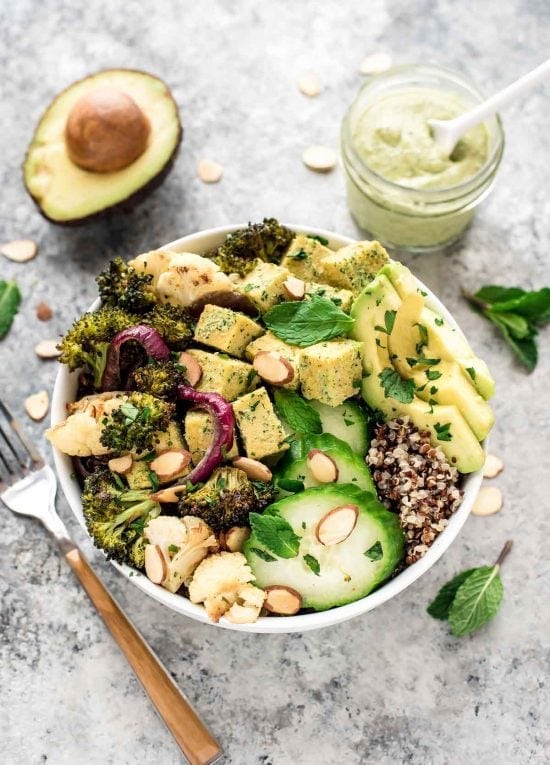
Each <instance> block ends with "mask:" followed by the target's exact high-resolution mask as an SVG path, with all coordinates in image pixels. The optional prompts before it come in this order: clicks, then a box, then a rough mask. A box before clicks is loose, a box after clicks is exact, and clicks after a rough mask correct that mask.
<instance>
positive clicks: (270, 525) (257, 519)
mask: <svg viewBox="0 0 550 765" xmlns="http://www.w3.org/2000/svg"><path fill="white" fill-rule="evenodd" d="M249 519H250V526H251V527H252V533H253V534H254V536H255V537H256V539H257V540H258V542H259V543H260V544H261V545H263V546H264V547H267V549H268V551H269V552H270V553H273V555H277V557H279V558H295V557H296V556H297V555H298V550H299V549H300V537H299V536H297V535H296V534H295V533H294V529H293V528H292V526H291V525H290V523H288V522H287V521H285V519H284V518H281V517H280V516H279V515H266V514H264V515H260V514H259V513H250V516H249Z"/></svg>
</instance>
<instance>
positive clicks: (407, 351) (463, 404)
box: [387, 292, 494, 441]
mask: <svg viewBox="0 0 550 765" xmlns="http://www.w3.org/2000/svg"><path fill="white" fill-rule="evenodd" d="M423 314H424V298H423V296H422V295H421V294H420V293H418V292H416V293H411V294H410V295H407V296H406V297H405V298H404V299H403V302H402V303H401V306H400V307H399V309H398V310H397V313H396V315H395V321H394V324H393V329H392V332H391V334H390V335H389V336H388V340H387V342H388V351H389V352H390V357H391V360H392V363H393V365H394V367H395V368H396V369H397V371H398V372H399V374H400V375H401V377H404V378H406V379H408V378H411V379H412V380H414V383H415V385H416V395H417V396H418V397H419V398H421V399H422V400H423V401H427V402H431V403H430V405H429V406H428V408H430V406H431V405H432V403H433V402H436V403H438V404H451V405H452V404H454V405H455V406H456V407H457V409H458V410H459V411H460V412H461V414H462V416H463V417H464V419H465V420H466V422H467V423H468V425H469V426H470V428H471V429H472V431H473V432H474V435H475V437H476V438H477V439H478V440H479V441H483V439H484V438H486V437H487V435H488V434H489V432H490V430H491V428H492V427H493V424H494V415H493V410H492V409H491V407H490V406H489V404H488V403H487V402H486V401H485V399H483V398H482V397H481V396H480V395H479V393H478V392H477V390H476V389H475V387H474V385H473V381H472V379H471V377H470V376H469V375H467V373H466V372H464V370H463V369H461V368H460V366H459V365H458V364H457V363H456V362H455V361H447V360H446V359H444V358H440V357H439V356H438V355H437V353H436V352H435V350H434V349H433V348H432V347H431V344H430V341H431V336H432V335H431V330H428V335H427V336H428V344H427V345H426V346H424V347H423V348H421V349H420V353H419V352H418V348H417V343H418V342H420V340H421V334H420V330H419V325H420V324H422V317H423ZM424 326H425V325H424ZM422 357H425V358H426V359H431V360H432V361H434V360H437V359H439V360H438V362H437V363H436V364H429V365H428V364H422V362H421V358H422ZM430 376H432V379H430ZM433 377H435V378H436V379H433Z"/></svg>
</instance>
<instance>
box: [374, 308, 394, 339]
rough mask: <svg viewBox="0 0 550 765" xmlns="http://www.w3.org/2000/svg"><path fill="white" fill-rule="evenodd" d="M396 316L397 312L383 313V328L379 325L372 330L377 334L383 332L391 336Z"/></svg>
mask: <svg viewBox="0 0 550 765" xmlns="http://www.w3.org/2000/svg"><path fill="white" fill-rule="evenodd" d="M396 316H397V311H386V312H385V313H384V325H385V326H384V327H381V326H380V325H379V324H377V325H376V326H375V327H374V328H375V329H376V330H377V331H378V332H385V333H386V334H387V335H391V333H392V329H393V325H394V324H395V317H396Z"/></svg>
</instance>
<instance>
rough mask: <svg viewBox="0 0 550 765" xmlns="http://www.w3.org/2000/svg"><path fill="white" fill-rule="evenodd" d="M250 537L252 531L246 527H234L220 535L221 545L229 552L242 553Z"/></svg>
mask: <svg viewBox="0 0 550 765" xmlns="http://www.w3.org/2000/svg"><path fill="white" fill-rule="evenodd" d="M249 536H250V529H249V528H247V527H246V526H232V527H231V528H230V529H229V530H228V531H225V532H223V534H221V535H220V544H221V545H222V546H223V547H225V548H226V549H227V550H229V552H242V550H243V546H244V543H245V542H246V540H247V539H248V537H249Z"/></svg>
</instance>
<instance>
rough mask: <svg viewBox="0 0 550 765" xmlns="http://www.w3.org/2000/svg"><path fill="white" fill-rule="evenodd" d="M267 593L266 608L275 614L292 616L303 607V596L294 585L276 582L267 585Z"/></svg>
mask: <svg viewBox="0 0 550 765" xmlns="http://www.w3.org/2000/svg"><path fill="white" fill-rule="evenodd" d="M265 593H266V599H265V601H264V608H265V609H267V611H271V612H272V613H274V614H282V615H284V616H292V615H293V614H296V613H298V611H299V610H300V608H301V607H302V596H301V595H300V593H299V592H296V590H293V589H292V587H284V586H283V585H282V584H274V585H272V586H271V587H266V588H265Z"/></svg>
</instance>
